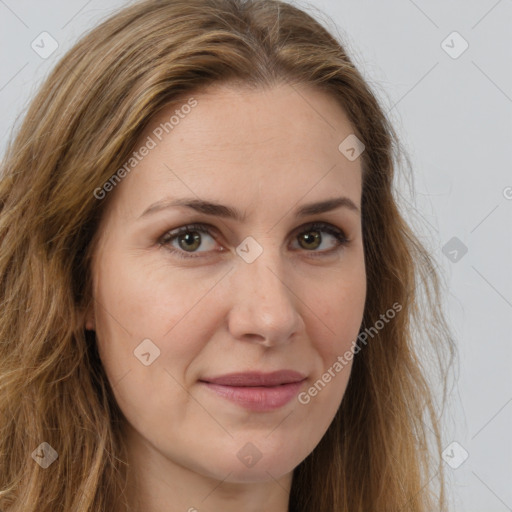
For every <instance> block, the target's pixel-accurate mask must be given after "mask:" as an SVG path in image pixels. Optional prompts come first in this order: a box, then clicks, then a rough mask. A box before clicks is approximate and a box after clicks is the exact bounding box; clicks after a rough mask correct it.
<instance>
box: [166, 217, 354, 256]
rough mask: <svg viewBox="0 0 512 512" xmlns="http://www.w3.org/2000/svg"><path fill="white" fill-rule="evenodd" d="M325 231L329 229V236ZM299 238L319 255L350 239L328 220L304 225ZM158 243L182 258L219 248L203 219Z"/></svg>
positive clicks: (297, 237)
mask: <svg viewBox="0 0 512 512" xmlns="http://www.w3.org/2000/svg"><path fill="white" fill-rule="evenodd" d="M322 233H327V236H324V235H322ZM204 234H206V235H207V239H208V238H209V239H210V241H209V243H206V247H205V244H204V239H203V236H204ZM296 241H297V242H298V243H299V249H301V248H302V249H304V250H305V251H306V252H309V253H312V254H311V255H312V256H315V257H321V256H327V255H331V254H332V253H333V252H337V251H339V250H341V249H342V248H343V247H344V246H345V245H347V244H348V242H349V240H348V239H347V237H346V236H345V233H344V232H343V231H342V230H341V229H339V228H337V227H335V226H333V225H332V224H327V223H325V222H314V223H312V224H309V225H307V226H305V227H302V228H301V230H300V231H299V232H298V234H297V235H296ZM158 243H159V245H160V246H163V247H166V248H167V249H168V250H169V251H171V252H172V253H174V254H175V255H176V256H177V257H179V258H197V257H200V256H199V255H196V254H197V253H204V252H206V253H208V252H211V251H212V250H215V245H216V242H215V239H214V236H213V230H212V229H211V227H210V226H209V225H207V224H201V223H199V224H189V225H187V226H182V227H180V228H178V229H175V230H173V231H168V232H167V233H165V234H164V235H163V236H162V237H161V238H160V239H159V241H158ZM322 244H324V245H327V248H325V247H324V250H321V251H318V250H317V249H318V248H319V247H321V246H322ZM200 247H203V249H204V250H198V249H199V248H200ZM223 251H224V249H220V250H217V252H223Z"/></svg>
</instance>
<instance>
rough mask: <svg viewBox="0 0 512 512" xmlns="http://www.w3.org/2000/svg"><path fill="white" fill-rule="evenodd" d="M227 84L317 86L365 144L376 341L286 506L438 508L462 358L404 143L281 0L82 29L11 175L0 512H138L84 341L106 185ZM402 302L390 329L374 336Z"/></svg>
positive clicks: (370, 306)
mask: <svg viewBox="0 0 512 512" xmlns="http://www.w3.org/2000/svg"><path fill="white" fill-rule="evenodd" d="M215 84H219V85H220V84H233V85H236V86H238V87H248V88H252V89H254V90H259V89H262V88H270V87H273V86H276V85H279V84H289V85H290V86H294V85H309V86H313V87H315V88H317V90H321V91H324V92H325V93H326V94H328V95H330V96H331V97H333V98H335V99H336V100H337V101H338V102H339V105H340V106H341V107H342V108H343V109H344V111H345V112H346V113H347V115H348V117H349V119H350V122H351V124H352V127H353V129H354V133H355V134H356V135H357V137H358V138H359V139H360V140H362V141H363V142H364V144H365V150H364V152H363V153H362V155H361V156H360V158H361V165H362V169H363V179H362V204H361V208H362V229H363V244H364V257H365V266H366V273H367V298H366V303H365V309H364V315H363V322H362V325H361V328H360V332H361V333H362V332H367V333H371V338H369V339H368V343H367V344H366V345H365V346H364V347H362V348H361V350H360V351H359V352H358V353H357V355H355V357H354V360H353V365H352V370H351V375H350V379H349V382H348V385H347V389H346V392H345V395H344V398H343V400H342V403H341V406H340V407H339V409H338V411H337V413H336V416H335V418H334V420H333V421H332V424H331V425H330V427H329V429H328V430H327V432H326V434H325V435H324V436H323V438H322V439H321V441H320V442H319V444H318V445H317V446H316V447H315V449H314V450H313V451H312V453H311V454H309V456H307V457H306V459H305V460H304V461H302V463H301V464H300V465H299V466H298V467H296V468H295V470H294V474H293V481H292V487H291V491H290V500H289V505H290V511H294V512H311V511H313V512H318V511H320V510H321V511H323V512H363V511H364V512H368V511H377V510H378V511H379V512H386V511H394V512H396V511H398V510H404V511H405V510H407V511H409V512H410V511H414V512H429V511H432V510H438V511H443V510H445V507H446V506H447V505H446V483H445V482H444V473H443V466H442V459H441V451H442V439H441V420H440V410H439V408H438V406H437V403H436V393H434V390H433V383H430V381H429V378H428V376H429V374H430V373H431V372H434V371H435V372H436V375H439V376H440V378H441V379H444V380H442V381H441V382H446V377H447V375H448V369H449V366H450V363H451V361H452V360H453V355H454V350H455V348H454V345H453V342H452V339H451V337H450V333H449V328H448V326H447V323H446V320H445V318H444V315H443V310H442V308H441V306H440V302H441V298H442V297H441V295H442V293H441V292H442V289H441V278H440V270H439V268H438V266H437V265H436V263H435V261H434V260H433V257H432V256H431V255H430V254H429V252H428V251H427V249H426V247H425V246H424V245H423V244H422V243H421V242H420V240H419V238H417V236H416V235H415V234H414V232H413V230H412V227H411V226H410V225H409V223H408V222H407V221H406V220H405V217H404V216H402V214H401V213H400V209H399V206H398V205H399V201H398V198H397V191H396V190H395V184H394V180H395V170H396V169H397V168H398V162H399V159H400V155H402V154H403V151H402V149H401V146H400V142H399V138H398V137H397V135H396V133H395V132H394V130H393V127H392V125H391V122H390V121H389V120H388V118H387V117H386V114H385V113H384V111H383V109H382V107H381V106H380V105H379V103H378V101H377V99H376V96H375V94H374V93H373V92H372V90H371V89H370V87H369V85H368V84H367V83H366V81H365V80H364V79H363V77H362V75H361V74H360V72H359V71H358V70H357V69H356V67H355V66H354V64H353V62H352V60H351V59H350V58H349V56H348V55H347V53H346V51H345V49H344V48H343V46H342V45H341V44H340V42H339V41H338V40H337V39H336V38H335V37H334V36H333V35H332V34H330V33H329V31H328V30H327V29H326V28H325V27H324V26H323V25H322V24H321V23H320V22H319V21H317V20H315V19H314V18H313V17H312V16H311V15H310V14H308V13H306V12H305V11H304V10H301V9H299V8H297V7H295V6H292V5H291V4H287V3H284V2H281V1H278V0H254V1H253V0H247V1H244V0H158V1H157V0H147V1H142V2H137V3H135V4H133V5H130V6H128V7H126V8H124V9H123V10H120V11H119V12H117V13H116V14H114V15H112V16H111V17H109V18H108V19H106V20H105V21H103V22H102V23H101V24H100V25H99V26H97V27H96V28H94V29H93V30H92V31H90V32H89V33H88V34H86V35H85V36H83V37H82V39H81V40H80V41H79V42H78V43H77V44H76V45H75V46H74V47H73V48H72V49H71V50H69V51H68V53H67V54H66V55H65V56H64V57H63V58H62V59H61V60H60V61H59V62H58V64H57V65H56V67H55V68H54V70H53V71H52V72H51V73H50V75H49V76H48V77H47V79H46V80H45V82H44V83H43V85H42V86H41V88H40V90H39V92H38V94H37V95H36V96H35V98H34V99H33V101H32V102H31V104H30V107H29V109H28V110H27V112H26V114H25V116H24V120H23V123H22V124H21V126H20V127H19V129H18V130H17V132H16V133H15V135H13V137H12V140H11V141H10V143H9V145H8V148H7V151H6V155H5V158H4V160H3V161H2V164H1V169H0V172H1V182H0V301H1V305H2V306H1V313H0V433H1V435H0V509H1V510H3V512H21V511H23V512H36V511H38V512H50V511H51V512H56V511H66V512H97V511H98V510H105V511H107V510H117V507H119V506H120V503H123V506H124V507H125V509H126V510H129V507H128V504H127V503H126V502H125V501H122V500H123V498H124V496H125V494H124V491H125V487H126V481H127V480H126V478H127V470H128V464H127V462H126V461H127V457H126V454H127V452H126V449H127V447H126V445H125V443H124V441H123V438H122V436H121V432H122V425H123V421H124V417H123V415H122V413H121V411H120V409H119V407H118V405H117V404H116V401H115V400H114V398H113V393H112V387H111V385H110V383H109V382H108V380H107V377H106V375H105V372H104V370H103V368H102V365H101V361H100V359H99V356H98V352H97V347H96V343H95V338H94V333H91V331H86V330H85V328H84V322H85V321H84V318H85V316H84V315H85V311H86V309H87V307H88V306H89V305H90V304H91V301H93V300H94V299H93V297H92V288H91V261H92V257H93V254H94V250H95V246H96V235H97V233H98V226H99V222H100V220H101V219H102V218H103V215H104V212H105V208H106V207H107V205H108V204H109V200H111V198H112V196H113V193H111V194H109V195H108V196H107V197H105V198H104V199H102V200H98V199H97V198H96V197H95V195H94V191H95V190H96V189H97V188H98V187H100V186H102V185H103V184H104V183H105V182H107V181H108V180H109V179H110V178H111V177H112V176H113V174H114V172H115V171H116V170H118V169H119V168H120V167H121V166H122V165H123V163H124V162H126V161H127V159H128V158H129V156H130V154H131V152H132V151H133V148H134V146H135V144H136V141H137V140H138V138H139V137H140V136H141V134H142V132H143V130H144V128H145V127H146V126H147V125H148V123H149V121H150V120H151V119H152V118H153V117H154V116H155V115H156V114H157V113H158V112H159V111H161V110H162V109H163V108H165V107H167V106H169V105H170V104H172V103H175V102H178V101H180V100H182V99H183V98H187V97H189V96H190V95H191V94H193V93H195V92H201V91H202V90H204V89H205V88H206V87H208V86H210V85H215ZM340 142H341V141H340ZM396 303H398V304H399V305H400V306H401V311H400V312H399V313H397V314H396V316H395V317H394V318H393V320H391V321H389V322H388V323H387V324H386V325H385V327H384V328H382V329H380V330H378V332H375V331H376V329H375V328H373V330H370V328H371V327H372V326H374V325H375V323H376V321H377V320H378V319H379V318H381V315H382V314H383V313H385V312H386V311H387V310H389V309H390V308H391V307H392V305H393V304H396ZM426 351H430V352H429V353H430V354H434V357H430V356H429V358H428V364H427V360H426V357H425V356H424V355H423V356H422V354H424V353H426ZM438 382H439V381H438ZM443 390H444V394H443V395H442V396H443V402H442V403H443V407H444V403H445V398H446V385H445V386H444V388H443ZM42 442H47V443H48V444H49V445H50V446H52V447H53V448H54V449H55V450H56V451H57V453H58V459H57V461H56V462H55V463H53V464H52V465H51V466H50V467H48V468H47V469H43V468H42V467H40V466H39V465H38V464H36V463H35V462H34V461H33V460H32V457H31V454H32V453H33V451H34V450H35V449H36V448H37V447H38V446H39V445H40V444H41V443H42ZM434 484H435V485H434Z"/></svg>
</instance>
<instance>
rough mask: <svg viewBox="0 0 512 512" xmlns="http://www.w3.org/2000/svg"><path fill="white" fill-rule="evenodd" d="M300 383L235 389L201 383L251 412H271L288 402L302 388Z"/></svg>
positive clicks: (233, 387) (235, 387) (234, 387)
mask: <svg viewBox="0 0 512 512" xmlns="http://www.w3.org/2000/svg"><path fill="white" fill-rule="evenodd" d="M303 382H304V381H300V382H293V383H290V384H282V385H280V386H273V387H241V386H240V387H237V386H223V385H221V384H212V383H211V382H202V384H204V385H206V387H208V388H209V389H211V390H212V391H214V392H215V393H217V394H218V395H220V396H221V397H223V398H226V399H227V400H230V401H232V402H235V403H237V404H239V405H241V406H242V407H245V408H246V409H249V410H251V411H258V412H265V411H273V410H275V409H279V408H280V407H283V406H284V405H286V404H287V403H288V402H290V401H291V400H292V399H293V398H294V397H295V396H297V394H298V393H299V390H300V388H301V386H302V383H303Z"/></svg>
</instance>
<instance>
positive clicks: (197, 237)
mask: <svg viewBox="0 0 512 512" xmlns="http://www.w3.org/2000/svg"><path fill="white" fill-rule="evenodd" d="M201 233H203V234H207V235H208V237H210V239H211V240H213V235H212V230H211V229H210V227H209V226H208V225H207V224H189V225H187V226H182V227H180V228H178V229H175V230H173V231H168V232H167V233H165V235H164V236H163V237H161V238H160V240H159V244H160V245H161V246H165V247H167V248H168V249H169V250H170V251H171V252H173V253H175V254H176V256H178V257H179V258H197V256H195V255H194V254H193V253H195V252H207V251H208V250H212V249H213V248H214V247H215V241H213V243H210V244H207V247H206V250H205V251H197V249H198V248H199V247H200V246H201V245H204V243H203V237H202V236H201ZM184 253H185V254H184ZM187 253H192V254H187Z"/></svg>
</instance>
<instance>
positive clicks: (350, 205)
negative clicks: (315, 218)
mask: <svg viewBox="0 0 512 512" xmlns="http://www.w3.org/2000/svg"><path fill="white" fill-rule="evenodd" d="M177 206H182V207H186V208H190V209H192V210H195V211H197V212H200V213H204V214H206V215H214V216H217V217H222V218H226V219H234V220H236V221H238V222H245V219H246V215H245V214H244V213H242V212H241V211H239V210H237V209H236V208H233V207H230V206H225V205H223V204H218V203H212V202H209V201H203V200H201V199H196V198H181V199H174V200H167V199H164V200H162V201H157V202H156V203H153V204H152V205H151V206H149V207H148V208H146V210H144V212H143V213H142V215H141V216H140V217H139V218H142V217H146V216H147V215H150V214H153V213H156V212H159V211H161V210H164V209H167V208H173V207H177ZM337 208H347V209H349V210H352V211H354V212H357V213H359V208H358V207H357V206H356V204H355V203H354V202H353V201H352V200H351V199H349V198H348V197H334V198H331V199H326V200H324V201H319V202H316V203H308V204H305V205H303V206H301V207H300V208H298V209H297V210H296V212H295V214H296V216H297V217H306V216H308V215H315V214H319V213H326V212H329V211H331V210H335V209H337Z"/></svg>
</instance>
